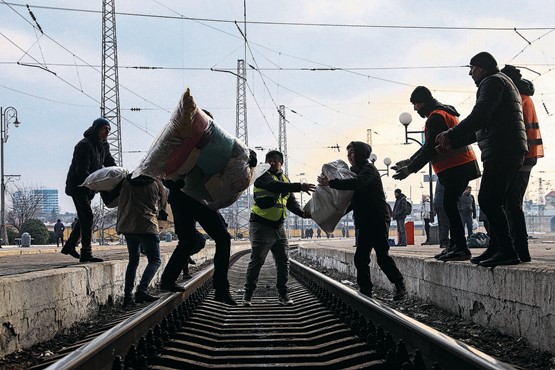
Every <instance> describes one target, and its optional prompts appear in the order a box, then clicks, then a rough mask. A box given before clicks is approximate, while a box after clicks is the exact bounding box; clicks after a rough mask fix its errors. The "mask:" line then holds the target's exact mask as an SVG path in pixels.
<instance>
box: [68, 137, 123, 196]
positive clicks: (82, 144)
mask: <svg viewBox="0 0 555 370" xmlns="http://www.w3.org/2000/svg"><path fill="white" fill-rule="evenodd" d="M99 129H100V127H99ZM83 136H84V138H83V139H82V140H81V141H79V142H78V143H77V145H76V146H75V148H74V150H73V159H72V160H71V165H70V166H69V171H68V173H67V179H66V189H65V191H66V194H67V195H69V196H73V195H75V194H77V192H78V191H87V192H88V193H89V197H90V198H91V199H92V198H93V197H94V192H93V191H92V190H89V189H88V188H85V187H78V186H79V185H81V184H82V183H83V182H84V181H85V179H86V178H87V177H88V176H89V175H90V174H91V173H93V172H94V171H96V170H99V169H101V168H102V167H110V166H115V165H116V161H115V160H114V158H113V157H112V155H111V154H110V147H109V145H108V143H107V142H105V141H101V140H100V136H99V133H98V130H93V128H92V126H91V127H89V128H88V129H87V130H86V131H85V132H84V133H83Z"/></svg>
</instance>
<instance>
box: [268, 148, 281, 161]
mask: <svg viewBox="0 0 555 370" xmlns="http://www.w3.org/2000/svg"><path fill="white" fill-rule="evenodd" d="M274 155H277V156H278V157H280V158H281V164H283V153H281V152H279V151H277V150H270V151H269V152H268V153H267V154H266V162H268V158H270V157H273V156H274Z"/></svg>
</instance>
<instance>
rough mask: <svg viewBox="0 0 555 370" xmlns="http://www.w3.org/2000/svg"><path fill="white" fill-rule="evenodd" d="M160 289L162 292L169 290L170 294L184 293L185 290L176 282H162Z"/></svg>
mask: <svg viewBox="0 0 555 370" xmlns="http://www.w3.org/2000/svg"><path fill="white" fill-rule="evenodd" d="M160 289H161V290H168V291H170V292H184V291H185V288H184V287H182V286H181V285H179V284H177V283H176V282H173V283H166V282H160Z"/></svg>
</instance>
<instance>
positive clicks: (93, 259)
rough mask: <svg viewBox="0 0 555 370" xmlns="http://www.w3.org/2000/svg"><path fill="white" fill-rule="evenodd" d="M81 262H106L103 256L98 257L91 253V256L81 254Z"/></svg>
mask: <svg viewBox="0 0 555 370" xmlns="http://www.w3.org/2000/svg"><path fill="white" fill-rule="evenodd" d="M79 262H82V263H89V262H104V260H103V259H102V258H98V257H95V256H93V255H89V256H83V255H82V256H81V258H79Z"/></svg>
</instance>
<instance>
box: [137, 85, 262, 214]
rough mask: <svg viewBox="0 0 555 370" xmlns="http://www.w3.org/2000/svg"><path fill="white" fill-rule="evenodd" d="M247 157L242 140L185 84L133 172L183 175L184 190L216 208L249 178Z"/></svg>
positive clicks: (251, 175) (236, 195)
mask: <svg viewBox="0 0 555 370" xmlns="http://www.w3.org/2000/svg"><path fill="white" fill-rule="evenodd" d="M248 162H249V149H248V148H247V147H246V146H245V144H243V143H242V142H241V141H240V140H239V139H237V138H235V137H233V136H231V135H230V134H228V133H227V132H226V131H225V130H223V129H222V128H221V127H219V126H218V124H217V123H216V122H215V121H214V120H213V119H211V118H210V117H209V116H208V115H207V114H206V113H205V112H203V111H202V109H200V108H199V107H198V106H197V105H196V104H195V101H194V99H193V97H192V96H191V92H190V90H189V89H187V90H186V91H185V93H184V94H183V96H182V97H181V100H180V101H179V104H178V106H177V108H176V109H175V111H174V112H173V114H172V116H171V118H170V121H169V123H168V125H167V126H166V127H165V128H164V130H163V131H162V133H161V134H160V135H159V136H158V138H157V139H156V140H155V141H154V143H153V144H152V146H151V147H150V149H149V151H148V153H147V155H146V156H145V158H144V159H143V160H142V162H141V163H140V164H139V167H138V168H137V169H136V170H135V171H133V177H136V176H139V175H141V174H142V175H147V176H151V177H155V178H162V179H170V180H178V179H184V180H185V187H184V188H183V189H182V190H183V191H184V192H185V193H186V194H188V195H189V196H191V197H192V198H194V199H196V200H198V201H199V202H201V203H203V204H205V205H207V206H209V207H210V208H212V209H219V208H225V207H227V206H229V205H231V204H233V203H234V202H235V201H236V200H237V199H238V198H239V196H240V195H241V193H242V192H243V191H244V190H245V189H247V187H248V186H249V185H250V184H251V183H252V181H254V178H255V177H254V169H253V168H250V167H249V165H248Z"/></svg>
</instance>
